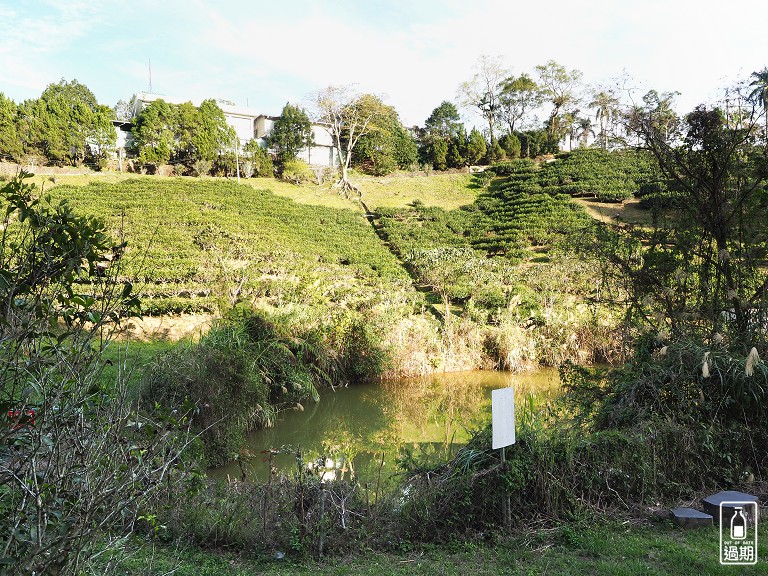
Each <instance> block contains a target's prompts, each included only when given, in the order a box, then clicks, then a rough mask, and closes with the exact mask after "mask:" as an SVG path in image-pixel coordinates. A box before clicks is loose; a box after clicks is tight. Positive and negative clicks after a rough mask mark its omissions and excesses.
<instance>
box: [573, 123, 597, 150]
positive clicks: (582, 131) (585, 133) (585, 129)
mask: <svg viewBox="0 0 768 576" xmlns="http://www.w3.org/2000/svg"><path fill="white" fill-rule="evenodd" d="M590 136H592V137H594V136H595V131H594V130H592V120H590V119H589V118H588V117H587V116H584V117H582V118H578V119H577V122H576V138H578V140H579V146H581V147H582V148H583V147H585V146H586V145H587V142H589V137H590Z"/></svg>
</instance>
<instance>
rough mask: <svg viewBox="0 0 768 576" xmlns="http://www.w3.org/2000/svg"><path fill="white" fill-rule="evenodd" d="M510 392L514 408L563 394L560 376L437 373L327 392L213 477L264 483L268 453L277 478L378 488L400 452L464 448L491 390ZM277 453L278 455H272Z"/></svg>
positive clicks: (428, 453)
mask: <svg viewBox="0 0 768 576" xmlns="http://www.w3.org/2000/svg"><path fill="white" fill-rule="evenodd" d="M508 386H513V387H514V388H515V403H516V406H518V407H519V406H520V405H521V404H522V403H523V401H524V399H525V398H526V396H528V395H533V396H534V397H536V398H537V399H546V398H548V397H551V396H553V395H554V394H556V393H557V391H558V390H559V389H560V380H559V377H558V374H557V370H554V369H552V370H540V371H537V372H533V373H528V374H512V373H509V372H493V371H477V372H458V373H450V374H435V375H431V376H428V377H423V378H408V379H401V380H395V381H389V382H384V383H380V384H378V383H377V384H362V385H355V386H349V387H347V388H337V389H336V390H324V391H322V392H321V394H320V402H318V403H312V402H310V403H308V404H307V405H306V406H305V407H304V410H303V411H299V410H291V411H288V412H283V413H282V414H281V415H280V417H279V419H278V422H277V423H276V425H275V426H274V427H273V428H267V429H264V430H259V431H258V432H255V433H253V434H251V435H250V436H249V438H248V445H247V450H248V453H249V454H248V455H247V456H246V457H245V458H243V460H242V462H241V463H240V464H238V463H232V464H230V465H228V466H224V467H222V468H218V469H215V470H211V471H210V473H211V474H212V475H213V476H218V477H226V476H227V475H229V476H230V477H233V478H241V477H242V476H243V475H245V476H246V477H247V478H250V479H259V480H266V479H267V478H268V475H269V466H270V465H269V459H270V456H269V454H268V452H269V451H273V454H272V455H271V459H272V465H273V466H274V467H275V469H276V470H278V471H288V470H290V469H296V467H297V466H298V465H299V463H298V462H297V458H296V451H297V449H299V448H300V449H301V453H302V461H301V465H302V466H307V465H309V466H319V468H321V470H320V473H321V474H325V475H326V477H336V478H338V477H344V478H350V477H351V476H352V475H355V476H356V477H358V478H359V479H361V480H363V481H365V480H371V481H373V480H374V479H375V478H376V477H377V476H378V474H379V469H380V468H381V470H382V475H390V474H391V473H392V472H394V471H396V470H397V466H396V459H397V457H398V454H399V452H400V450H401V449H403V448H408V449H410V450H411V451H412V453H413V454H415V455H416V456H417V457H419V458H428V457H431V458H444V457H446V456H448V455H449V454H450V453H451V452H452V451H453V450H455V449H456V448H457V446H460V445H461V444H464V443H465V442H466V440H467V438H468V437H469V433H470V431H471V430H472V429H474V428H477V427H479V426H482V425H484V424H486V423H488V422H490V419H491V390H494V389H497V388H505V387H508ZM275 451H276V452H277V453H274V452H275Z"/></svg>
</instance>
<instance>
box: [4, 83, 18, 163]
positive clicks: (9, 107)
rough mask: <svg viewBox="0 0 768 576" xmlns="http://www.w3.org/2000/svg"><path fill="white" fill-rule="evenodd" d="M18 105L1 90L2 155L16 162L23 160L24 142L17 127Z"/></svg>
mask: <svg viewBox="0 0 768 576" xmlns="http://www.w3.org/2000/svg"><path fill="white" fill-rule="evenodd" d="M18 113H19V110H18V107H17V106H16V103H15V102H14V101H13V100H11V99H10V98H6V97H5V95H4V94H3V93H2V92H0V156H2V157H3V158H4V159H10V160H13V161H15V162H19V161H20V160H21V156H22V154H23V148H22V142H21V138H20V137H19V131H18V129H17V118H18Z"/></svg>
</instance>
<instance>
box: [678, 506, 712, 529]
mask: <svg viewBox="0 0 768 576" xmlns="http://www.w3.org/2000/svg"><path fill="white" fill-rule="evenodd" d="M669 519H670V520H672V522H674V523H675V524H676V525H677V526H680V528H706V527H707V526H712V523H713V518H712V515H711V514H707V513H705V512H701V511H699V510H696V509H694V508H675V509H673V510H670V511H669Z"/></svg>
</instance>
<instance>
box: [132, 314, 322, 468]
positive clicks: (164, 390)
mask: <svg viewBox="0 0 768 576" xmlns="http://www.w3.org/2000/svg"><path fill="white" fill-rule="evenodd" d="M302 345H303V342H302V341H301V340H300V339H298V338H290V337H288V336H287V335H285V334H283V333H281V331H280V329H279V328H278V327H277V326H276V325H275V324H273V323H272V322H270V321H269V320H268V319H267V318H265V317H264V316H262V315H260V314H258V313H255V312H253V311H250V310H247V309H240V308H238V309H235V310H234V311H233V312H232V313H230V315H229V316H228V317H226V318H224V319H222V320H220V321H218V322H216V323H215V324H214V326H213V327H212V328H211V330H210V331H209V332H208V333H207V334H206V335H205V336H203V337H202V338H201V339H200V341H199V342H198V343H183V344H179V345H178V346H177V347H175V348H174V349H172V350H170V351H169V352H166V353H164V354H162V355H160V356H159V357H158V358H157V359H156V360H155V363H154V365H153V366H151V368H150V370H148V372H147V375H146V376H145V382H144V386H143V389H144V390H143V400H144V401H145V402H146V403H148V404H149V405H150V406H151V405H153V404H155V403H156V404H159V405H161V406H164V407H166V408H168V409H175V408H179V407H181V406H184V405H187V404H188V403H192V404H193V405H194V406H195V416H194V422H195V424H196V426H197V428H198V429H199V430H200V432H201V438H202V441H203V445H204V448H205V457H206V460H207V464H208V465H209V466H217V465H221V464H224V463H225V462H228V461H230V460H232V459H234V458H235V456H236V455H237V454H238V452H239V450H240V448H241V446H242V445H243V442H244V436H245V434H247V433H248V432H249V431H251V430H254V429H256V428H258V427H262V426H265V425H270V424H272V422H273V421H274V417H275V413H276V412H277V411H278V410H280V409H281V408H284V407H287V406H291V407H292V406H294V405H295V404H296V403H297V402H301V401H303V400H306V399H314V400H317V391H316V388H315V385H316V383H317V381H318V379H319V377H320V375H319V374H317V373H316V371H315V370H314V369H313V368H312V367H311V366H310V365H309V364H308V363H306V362H305V361H304V359H303V358H302V350H301V348H302Z"/></svg>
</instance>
